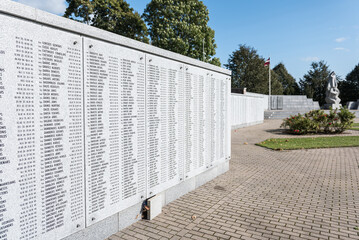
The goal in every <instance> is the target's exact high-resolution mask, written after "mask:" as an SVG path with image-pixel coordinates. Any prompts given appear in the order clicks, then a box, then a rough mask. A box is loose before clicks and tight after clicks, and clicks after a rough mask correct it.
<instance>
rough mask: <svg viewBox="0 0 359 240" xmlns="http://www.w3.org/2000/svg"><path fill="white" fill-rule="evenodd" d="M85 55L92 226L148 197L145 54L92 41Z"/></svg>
mask: <svg viewBox="0 0 359 240" xmlns="http://www.w3.org/2000/svg"><path fill="white" fill-rule="evenodd" d="M84 52H85V56H84V61H85V78H84V79H85V106H86V107H85V126H86V130H85V133H86V194H87V195H86V207H87V209H86V214H87V224H88V225H91V224H93V223H95V222H98V221H100V220H102V219H104V218H106V217H108V216H111V215H112V214H113V212H114V209H116V210H117V211H120V210H123V209H125V208H127V207H130V206H132V205H133V204H135V203H138V202H140V201H142V200H144V199H145V198H146V186H145V179H146V169H145V166H146V162H145V160H146V159H145V150H146V135H145V97H146V96H145V86H146V85H145V54H143V53H141V52H139V51H135V50H131V49H128V48H124V47H121V46H117V45H114V44H110V43H104V42H101V41H97V40H93V39H89V38H84ZM158 106H161V105H158Z"/></svg>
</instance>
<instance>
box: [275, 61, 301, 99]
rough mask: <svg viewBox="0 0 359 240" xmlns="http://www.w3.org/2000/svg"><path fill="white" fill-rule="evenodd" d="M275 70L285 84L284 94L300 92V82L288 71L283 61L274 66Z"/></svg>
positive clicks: (280, 80)
mask: <svg viewBox="0 0 359 240" xmlns="http://www.w3.org/2000/svg"><path fill="white" fill-rule="evenodd" d="M273 71H274V72H275V73H276V74H277V75H278V80H279V82H280V83H281V84H282V86H283V94H284V95H298V94H300V89H299V85H298V83H297V82H296V81H295V79H294V77H293V76H292V75H290V74H289V73H288V71H287V69H286V68H285V66H284V64H283V63H278V64H277V66H275V67H274V68H273Z"/></svg>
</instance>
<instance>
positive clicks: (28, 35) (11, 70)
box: [0, 14, 230, 239]
mask: <svg viewBox="0 0 359 240" xmlns="http://www.w3.org/2000/svg"><path fill="white" fill-rule="evenodd" d="M0 22H1V25H0V223H1V225H0V226H1V227H0V239H61V238H64V237H66V236H69V235H71V234H72V233H75V232H77V231H79V230H81V229H83V228H85V227H87V226H90V225H92V224H94V223H96V222H98V221H101V220H103V219H105V218H106V217H109V216H111V215H113V214H116V213H118V212H120V211H121V210H123V209H126V208H128V207H130V206H132V205H134V204H136V203H139V202H142V201H144V200H145V199H147V198H149V197H151V196H154V195H156V194H158V193H160V192H163V191H165V190H166V189H169V188H170V187H173V186H175V185H177V184H179V183H181V182H182V181H185V180H186V179H189V178H192V177H194V176H196V175H198V174H200V173H203V172H205V171H206V170H208V169H210V168H211V167H214V166H215V165H216V164H219V163H222V162H224V161H227V160H229V158H230V121H229V113H230V112H229V99H230V77H229V76H228V75H225V74H222V73H218V72H214V71H211V70H208V69H204V68H201V67H197V66H193V65H189V64H187V63H184V62H179V61H175V60H170V59H168V58H165V57H163V56H158V55H152V54H149V53H145V52H141V51H138V50H133V49H131V48H128V47H126V46H120V45H116V44H112V43H109V42H105V41H101V40H95V39H92V38H90V37H84V36H80V35H79V34H75V33H70V32H66V31H63V30H57V29H54V28H51V27H46V26H44V25H41V24H37V23H32V22H29V21H25V20H21V19H17V18H14V17H10V16H7V15H1V14H0ZM120 221H121V219H120Z"/></svg>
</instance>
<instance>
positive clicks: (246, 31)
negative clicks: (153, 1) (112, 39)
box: [16, 0, 359, 81]
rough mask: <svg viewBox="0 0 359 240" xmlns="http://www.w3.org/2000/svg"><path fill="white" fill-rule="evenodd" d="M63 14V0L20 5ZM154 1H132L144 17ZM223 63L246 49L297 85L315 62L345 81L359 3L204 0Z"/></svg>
mask: <svg viewBox="0 0 359 240" xmlns="http://www.w3.org/2000/svg"><path fill="white" fill-rule="evenodd" d="M16 1H18V2H21V3H24V4H27V5H31V6H34V7H37V8H41V9H43V10H45V11H49V12H52V13H55V14H59V15H62V13H63V12H64V9H65V8H66V1H65V0H16ZM149 1H150V0H128V2H129V3H130V5H131V7H133V8H134V9H135V10H136V11H138V12H139V13H142V12H143V10H144V8H145V7H146V4H147V3H148V2H149ZM203 2H204V3H205V5H206V6H207V7H208V9H209V13H210V22H209V25H210V27H211V28H212V29H214V30H215V32H216V37H215V40H216V43H217V55H216V56H217V57H219V58H220V60H221V62H222V64H224V63H227V60H228V57H229V55H230V54H231V53H232V52H233V51H235V50H236V49H238V45H239V44H247V45H248V46H252V47H254V48H256V49H257V50H258V53H259V54H260V55H262V56H263V57H265V58H267V57H269V56H270V57H271V66H272V67H274V65H275V64H277V63H279V62H283V63H284V64H285V66H286V67H287V69H288V71H289V73H291V74H292V75H293V76H294V77H295V78H296V79H297V81H299V78H302V77H303V75H304V74H305V73H306V72H307V71H308V70H309V68H310V63H311V62H312V61H318V60H325V61H326V62H327V63H328V64H329V66H330V68H331V69H332V70H334V71H335V72H336V73H337V74H338V75H340V76H341V77H345V76H346V74H348V73H349V72H350V71H351V70H352V69H353V68H354V66H355V65H356V64H358V63H359V14H358V9H359V0H296V1H294V0H266V1H264V0H221V1H220V0H204V1H203Z"/></svg>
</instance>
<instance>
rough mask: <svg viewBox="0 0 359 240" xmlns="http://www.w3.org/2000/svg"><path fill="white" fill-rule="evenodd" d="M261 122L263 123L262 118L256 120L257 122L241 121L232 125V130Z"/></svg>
mask: <svg viewBox="0 0 359 240" xmlns="http://www.w3.org/2000/svg"><path fill="white" fill-rule="evenodd" d="M261 123H263V120H262V121H257V122H250V123H243V124H239V125H233V126H232V130H233V129H238V128H244V127H249V126H253V125H257V124H261Z"/></svg>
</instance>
